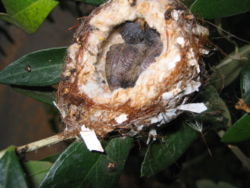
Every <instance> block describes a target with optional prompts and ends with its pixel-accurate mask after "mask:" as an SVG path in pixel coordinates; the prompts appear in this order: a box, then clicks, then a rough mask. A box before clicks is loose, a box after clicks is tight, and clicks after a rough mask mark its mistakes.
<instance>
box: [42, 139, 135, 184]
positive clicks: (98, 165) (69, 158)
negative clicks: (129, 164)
mask: <svg viewBox="0 0 250 188" xmlns="http://www.w3.org/2000/svg"><path fill="white" fill-rule="evenodd" d="M131 147H132V139H131V138H115V139H112V140H110V141H109V142H108V143H107V144H106V147H105V152H106V153H105V154H104V153H97V152H90V151H88V149H87V148H86V146H85V145H84V144H83V143H82V142H76V143H73V144H71V145H70V146H69V147H68V148H67V149H66V150H65V151H64V152H63V153H62V154H61V155H60V156H59V158H58V159H57V160H56V162H55V163H54V165H53V166H52V168H51V169H50V171H49V172H48V174H47V175H46V177H45V179H44V180H43V182H42V184H41V187H42V188H45V187H52V186H53V187H60V188H61V187H88V186H91V187H101V188H103V187H112V185H114V183H116V180H117V178H118V177H119V175H120V173H121V171H122V169H123V167H124V164H125V161H126V159H127V156H128V154H129V151H130V149H131Z"/></svg>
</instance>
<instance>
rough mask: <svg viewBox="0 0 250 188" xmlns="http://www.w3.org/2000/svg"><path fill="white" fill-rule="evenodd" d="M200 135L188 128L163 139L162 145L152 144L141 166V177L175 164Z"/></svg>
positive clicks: (184, 127) (183, 127) (183, 128)
mask: <svg viewBox="0 0 250 188" xmlns="http://www.w3.org/2000/svg"><path fill="white" fill-rule="evenodd" d="M197 136H198V133H197V132H196V131H195V130H193V129H192V128H190V127H188V126H182V127H181V129H180V130H178V131H177V132H175V133H172V134H171V135H169V136H165V137H164V138H163V141H162V143H152V144H151V145H150V146H149V147H148V149H147V151H146V154H145V157H144V160H143V162H142V166H141V176H152V175H154V174H156V173H158V172H160V171H161V170H163V169H165V168H167V167H168V166H169V165H171V164H173V163H174V162H175V161H176V160H177V159H178V158H179V157H180V156H181V155H182V154H183V153H184V152H185V151H186V150H187V148H188V147H189V146H190V145H191V143H192V142H193V141H194V140H195V139H196V138H197Z"/></svg>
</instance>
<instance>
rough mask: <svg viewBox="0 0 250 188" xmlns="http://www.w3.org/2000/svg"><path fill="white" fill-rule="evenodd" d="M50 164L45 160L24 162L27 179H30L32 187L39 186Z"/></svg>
mask: <svg viewBox="0 0 250 188" xmlns="http://www.w3.org/2000/svg"><path fill="white" fill-rule="evenodd" d="M51 166H52V163H50V162H47V161H28V162H26V163H25V167H26V171H27V172H28V179H29V180H30V181H31V183H32V185H33V186H32V187H34V188H36V187H37V188H38V187H39V185H40V183H41V181H42V180H43V178H44V177H45V175H46V173H47V172H48V171H49V169H50V167H51Z"/></svg>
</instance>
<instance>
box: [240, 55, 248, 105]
mask: <svg viewBox="0 0 250 188" xmlns="http://www.w3.org/2000/svg"><path fill="white" fill-rule="evenodd" d="M241 97H242V98H243V100H244V102H245V103H246V104H247V105H248V106H250V58H249V59H248V62H247V63H246V64H245V66H244V68H243V70H242V72H241Z"/></svg>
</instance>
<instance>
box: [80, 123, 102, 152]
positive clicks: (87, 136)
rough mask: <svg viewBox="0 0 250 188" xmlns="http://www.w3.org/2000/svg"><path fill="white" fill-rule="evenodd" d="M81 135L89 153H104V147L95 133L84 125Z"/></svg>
mask: <svg viewBox="0 0 250 188" xmlns="http://www.w3.org/2000/svg"><path fill="white" fill-rule="evenodd" d="M80 135H81V137H82V139H83V140H84V142H85V144H86V146H87V148H88V150H89V151H98V152H104V149H103V148H102V145H101V143H100V141H99V140H98V138H97V136H96V134H95V131H93V130H91V129H89V128H87V127H85V125H83V126H82V127H81V131H80Z"/></svg>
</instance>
